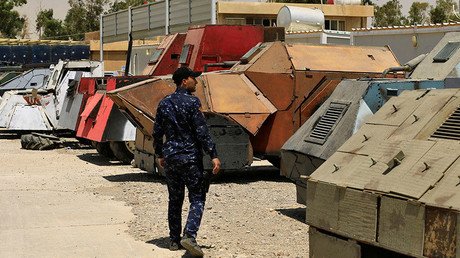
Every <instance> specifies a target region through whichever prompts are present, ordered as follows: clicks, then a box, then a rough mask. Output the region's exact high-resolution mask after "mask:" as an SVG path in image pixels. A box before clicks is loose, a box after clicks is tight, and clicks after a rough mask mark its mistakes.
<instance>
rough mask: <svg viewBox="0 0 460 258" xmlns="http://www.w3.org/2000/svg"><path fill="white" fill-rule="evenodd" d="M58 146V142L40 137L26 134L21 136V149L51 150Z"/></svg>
mask: <svg viewBox="0 0 460 258" xmlns="http://www.w3.org/2000/svg"><path fill="white" fill-rule="evenodd" d="M56 146H57V144H56V142H54V141H52V140H50V139H48V138H46V137H41V136H38V135H33V134H24V135H22V136H21V147H22V148H23V149H27V150H50V149H54V148H55V147H56Z"/></svg>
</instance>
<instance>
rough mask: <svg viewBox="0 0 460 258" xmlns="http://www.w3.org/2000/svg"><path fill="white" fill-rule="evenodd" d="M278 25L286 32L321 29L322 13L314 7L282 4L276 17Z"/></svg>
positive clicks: (322, 22)
mask: <svg viewBox="0 0 460 258" xmlns="http://www.w3.org/2000/svg"><path fill="white" fill-rule="evenodd" d="M276 24H277V26H278V27H284V28H285V30H286V31H287V32H299V31H309V30H321V29H322V28H323V26H324V13H323V11H321V10H319V9H316V8H305V7H297V6H287V5H285V6H283V7H281V9H280V10H279V12H278V16H277V18H276Z"/></svg>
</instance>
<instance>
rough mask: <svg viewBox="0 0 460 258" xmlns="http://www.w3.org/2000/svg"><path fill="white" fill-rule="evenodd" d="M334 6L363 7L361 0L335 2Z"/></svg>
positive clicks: (336, 0) (339, 0)
mask: <svg viewBox="0 0 460 258" xmlns="http://www.w3.org/2000/svg"><path fill="white" fill-rule="evenodd" d="M334 4H342V5H345V4H347V5H361V0H334Z"/></svg>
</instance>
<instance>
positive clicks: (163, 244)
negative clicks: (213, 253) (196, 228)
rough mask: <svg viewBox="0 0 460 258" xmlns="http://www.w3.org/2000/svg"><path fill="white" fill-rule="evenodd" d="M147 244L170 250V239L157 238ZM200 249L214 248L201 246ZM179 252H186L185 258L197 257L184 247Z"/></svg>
mask: <svg viewBox="0 0 460 258" xmlns="http://www.w3.org/2000/svg"><path fill="white" fill-rule="evenodd" d="M146 243H147V244H152V245H156V246H157V247H159V248H164V249H169V237H160V238H155V239H152V240H149V241H147V242H146ZM200 247H201V248H202V249H204V250H206V249H211V248H212V247H211V246H204V245H200ZM179 251H182V252H183V251H185V253H184V255H182V256H181V257H183V258H188V257H195V256H193V255H191V254H190V253H189V252H188V251H186V250H185V249H184V248H183V247H181V248H180V249H179Z"/></svg>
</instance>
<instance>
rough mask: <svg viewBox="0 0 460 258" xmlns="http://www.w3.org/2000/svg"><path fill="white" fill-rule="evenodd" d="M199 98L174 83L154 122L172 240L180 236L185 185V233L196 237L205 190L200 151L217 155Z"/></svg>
mask: <svg viewBox="0 0 460 258" xmlns="http://www.w3.org/2000/svg"><path fill="white" fill-rule="evenodd" d="M200 107H201V103H200V100H199V99H198V98H197V97H195V96H193V95H192V94H191V93H190V92H188V90H186V89H184V88H181V87H177V89H176V92H174V93H173V94H171V95H169V96H167V97H165V98H164V99H163V100H162V101H161V102H160V104H159V105H158V109H157V114H156V118H155V126H154V133H153V138H154V145H155V153H156V154H157V155H158V156H159V157H160V158H161V157H162V158H164V159H165V162H166V164H165V173H166V181H167V184H168V192H169V204H168V222H169V230H170V232H169V237H170V239H171V241H175V242H178V241H179V240H180V232H181V228H182V225H181V224H182V222H181V221H182V204H183V202H184V194H185V193H184V192H185V186H187V189H188V198H189V201H190V209H189V214H188V218H187V223H186V225H185V228H184V234H185V233H186V234H187V235H189V236H191V237H194V238H196V234H197V231H198V229H199V227H200V222H201V218H202V215H203V210H204V204H205V200H206V190H205V187H204V181H203V180H204V176H203V173H204V172H203V151H202V150H204V151H205V152H206V153H207V154H209V155H210V156H211V158H216V157H217V151H216V147H215V144H214V142H213V141H212V139H211V136H210V134H209V130H208V127H207V124H206V121H205V118H204V116H203V113H201V111H200ZM163 136H166V140H165V141H164V140H163Z"/></svg>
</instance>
